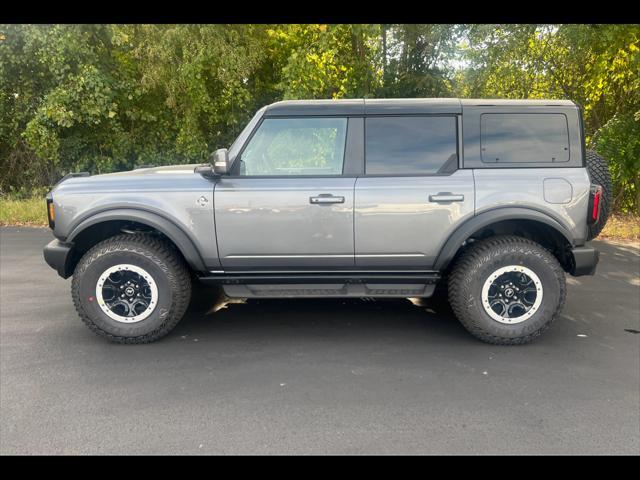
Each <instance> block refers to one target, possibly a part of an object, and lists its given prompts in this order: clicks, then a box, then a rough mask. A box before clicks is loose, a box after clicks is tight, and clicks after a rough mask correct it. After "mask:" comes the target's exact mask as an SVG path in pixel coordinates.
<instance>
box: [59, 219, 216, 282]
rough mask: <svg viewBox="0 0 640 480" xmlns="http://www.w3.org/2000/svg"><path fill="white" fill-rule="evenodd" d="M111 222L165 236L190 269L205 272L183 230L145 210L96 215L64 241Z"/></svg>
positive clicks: (202, 263) (71, 239) (78, 226)
mask: <svg viewBox="0 0 640 480" xmlns="http://www.w3.org/2000/svg"><path fill="white" fill-rule="evenodd" d="M112 220H127V221H133V222H139V223H142V224H144V225H147V226H149V227H152V228H155V229H156V230H158V231H159V232H161V233H163V234H164V235H166V236H167V238H169V240H171V241H172V242H173V243H174V244H175V245H176V247H178V250H180V252H181V253H182V255H183V256H184V258H185V260H186V261H187V263H188V264H189V266H190V267H191V268H192V269H194V270H196V271H200V272H204V271H206V270H207V269H206V267H205V264H204V261H203V260H202V257H201V256H200V253H199V252H198V250H197V248H196V247H195V245H194V243H193V241H192V240H191V239H190V238H189V236H188V235H187V234H186V233H185V232H184V230H182V229H181V228H180V227H179V226H178V225H176V224H175V223H174V222H173V221H171V220H169V219H167V218H165V217H163V216H161V215H158V214H157V213H152V212H148V211H146V210H139V209H135V208H116V209H112V210H106V211H103V212H100V213H96V214H94V215H91V216H90V217H88V218H86V219H84V220H82V221H81V222H80V223H79V224H78V225H76V226H75V227H74V228H73V229H72V230H71V232H70V233H69V235H68V236H67V238H66V241H67V242H69V243H73V241H74V239H75V238H76V237H77V236H78V235H79V234H80V233H81V232H82V231H84V230H85V229H87V228H88V227H91V226H92V225H96V224H98V223H102V222H108V221H112Z"/></svg>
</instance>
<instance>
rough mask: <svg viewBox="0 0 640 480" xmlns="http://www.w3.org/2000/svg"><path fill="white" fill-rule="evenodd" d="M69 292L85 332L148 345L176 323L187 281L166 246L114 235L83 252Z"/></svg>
mask: <svg viewBox="0 0 640 480" xmlns="http://www.w3.org/2000/svg"><path fill="white" fill-rule="evenodd" d="M71 289H72V295H73V301H74V304H75V307H76V310H77V311H78V314H79V315H80V318H81V319H82V320H83V321H84V322H85V323H86V324H87V325H88V326H89V328H90V329H91V330H93V331H94V332H96V333H97V334H99V335H102V336H104V337H106V338H108V339H109V340H111V341H114V342H118V343H148V342H153V341H155V340H158V339H159V338H161V337H163V336H164V335H166V334H167V333H169V332H170V331H171V330H172V329H173V328H174V327H175V326H176V324H177V323H178V322H179V321H180V320H181V319H182V316H183V315H184V313H185V311H186V309H187V306H188V305H189V299H190V297H191V278H190V275H189V270H188V268H187V266H186V264H185V263H184V260H183V259H182V257H181V256H180V254H179V253H178V252H177V251H176V250H175V249H174V248H173V247H172V246H171V245H170V244H169V243H167V242H165V241H163V240H161V239H158V238H156V237H153V236H151V235H144V234H135V235H134V234H132V235H118V236H115V237H112V238H109V239H107V240H105V241H103V242H100V243H99V244H97V245H95V246H94V247H93V248H91V249H90V250H89V251H88V252H87V253H85V255H84V256H83V257H82V258H81V259H80V262H78V265H77V267H76V269H75V272H74V275H73V281H72V284H71Z"/></svg>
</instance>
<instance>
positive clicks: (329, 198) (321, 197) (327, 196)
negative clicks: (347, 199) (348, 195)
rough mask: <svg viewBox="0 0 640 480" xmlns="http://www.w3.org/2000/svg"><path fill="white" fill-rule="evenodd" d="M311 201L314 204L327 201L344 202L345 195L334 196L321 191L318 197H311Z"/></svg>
mask: <svg viewBox="0 0 640 480" xmlns="http://www.w3.org/2000/svg"><path fill="white" fill-rule="evenodd" d="M309 203H312V204H314V205H317V204H327V203H344V197H334V196H333V195H331V194H324V193H321V194H320V195H318V196H317V197H309Z"/></svg>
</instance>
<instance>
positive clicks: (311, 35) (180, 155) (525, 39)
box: [0, 24, 640, 211]
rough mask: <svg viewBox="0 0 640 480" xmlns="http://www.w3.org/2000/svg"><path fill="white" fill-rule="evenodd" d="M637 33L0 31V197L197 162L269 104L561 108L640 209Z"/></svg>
mask: <svg viewBox="0 0 640 480" xmlns="http://www.w3.org/2000/svg"><path fill="white" fill-rule="evenodd" d="M639 73H640V27H639V26H637V25H471V26H466V25H317V24H315V25H0V193H2V194H6V193H14V194H21V193H22V194H27V193H29V192H32V191H33V190H34V189H36V190H37V189H39V188H43V187H46V186H47V185H50V184H51V183H53V182H54V181H56V180H57V179H58V178H59V177H60V176H61V175H62V174H64V173H66V172H69V171H78V170H89V171H92V172H108V171H113V170H120V169H125V168H131V167H133V166H136V165H140V164H150V163H153V164H170V163H185V162H202V161H205V160H206V158H207V155H208V153H209V152H211V151H212V150H213V149H215V148H217V147H220V146H228V145H229V144H230V143H231V141H232V140H233V138H234V137H235V135H237V133H238V132H239V131H240V129H241V128H242V126H243V125H244V123H245V122H246V121H247V120H248V119H249V118H250V116H251V115H252V114H253V113H254V112H255V110H257V109H258V108H259V107H261V106H263V105H265V104H267V103H271V102H273V101H276V100H279V99H283V98H285V99H290V98H354V97H442V96H462V97H485V98H491V97H505V98H568V99H571V100H574V101H576V102H577V103H578V104H580V105H581V106H583V108H584V112H585V125H586V130H587V134H588V141H589V142H590V144H591V146H592V147H594V148H596V149H597V150H599V151H600V152H601V153H603V154H604V155H605V156H607V157H608V158H609V159H610V162H611V171H612V175H613V177H614V180H615V189H616V192H615V197H616V207H617V208H618V209H622V210H635V211H638V210H639V208H640V75H639Z"/></svg>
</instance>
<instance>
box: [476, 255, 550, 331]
mask: <svg viewBox="0 0 640 480" xmlns="http://www.w3.org/2000/svg"><path fill="white" fill-rule="evenodd" d="M542 293H543V292H542V282H541V281H540V278H539V277H538V276H537V275H536V274H535V272H534V271H533V270H531V269H530V268H527V267H523V266H522V265H509V266H506V267H502V268H499V269H497V270H496V271H494V272H493V273H492V274H491V275H489V277H488V278H487V280H486V281H485V282H484V285H483V287H482V306H483V307H484V311H485V312H486V313H487V315H489V316H490V317H491V318H492V319H494V320H495V321H496V322H500V323H505V324H510V325H512V324H515V323H521V322H524V321H525V320H528V319H529V318H531V317H532V316H533V315H534V314H535V313H536V312H537V311H538V309H539V308H540V305H541V304H542Z"/></svg>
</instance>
